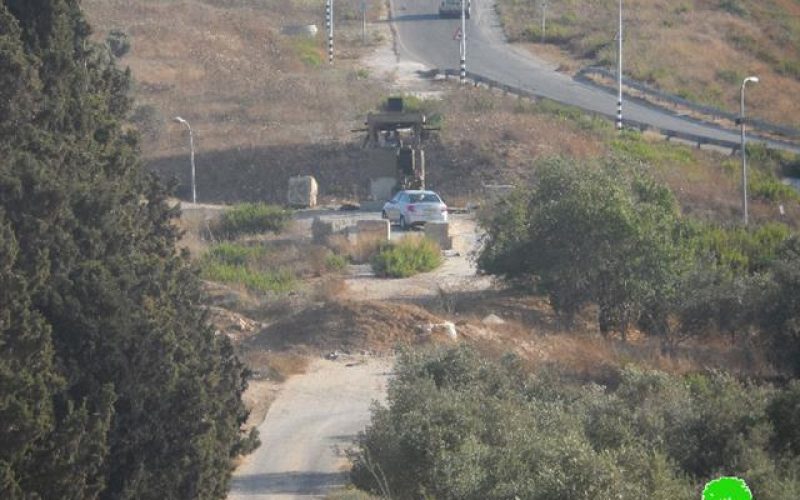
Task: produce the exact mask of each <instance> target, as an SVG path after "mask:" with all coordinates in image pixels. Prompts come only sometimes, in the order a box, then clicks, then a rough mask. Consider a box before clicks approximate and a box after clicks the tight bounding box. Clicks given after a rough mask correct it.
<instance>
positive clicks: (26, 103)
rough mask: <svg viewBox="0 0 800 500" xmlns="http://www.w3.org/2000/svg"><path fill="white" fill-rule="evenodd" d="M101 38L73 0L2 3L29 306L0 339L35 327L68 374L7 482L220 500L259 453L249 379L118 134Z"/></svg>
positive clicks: (75, 493) (121, 83)
mask: <svg viewBox="0 0 800 500" xmlns="http://www.w3.org/2000/svg"><path fill="white" fill-rule="evenodd" d="M6 8H7V10H6ZM9 13H10V14H11V15H9ZM89 34H90V30H89V28H88V25H87V24H86V22H85V21H84V19H83V17H82V15H81V13H80V10H79V8H78V3H77V1H75V0H5V2H4V7H0V69H6V70H8V71H7V72H4V73H3V75H2V76H0V78H2V79H3V81H1V82H0V83H9V85H4V86H3V88H2V89H0V92H2V93H3V94H2V97H4V98H5V97H7V98H8V99H4V100H3V103H2V104H0V112H2V113H3V115H2V118H3V123H2V125H0V152H6V153H7V154H4V155H3V159H2V160H0V209H3V210H4V211H5V219H6V220H7V222H6V223H5V224H6V229H5V232H4V233H3V235H4V236H5V234H6V233H8V241H9V242H10V241H13V242H14V243H13V245H12V244H11V243H8V244H7V247H8V248H7V250H4V252H7V253H8V255H13V256H14V257H13V259H11V258H7V259H6V261H7V262H8V263H5V262H6V261H3V265H4V266H5V267H3V268H2V269H8V272H6V273H5V274H3V276H2V279H4V280H13V279H19V280H20V283H21V284H22V285H24V284H26V283H27V286H26V287H24V288H25V291H26V292H27V295H28V296H29V299H26V300H27V301H26V300H23V298H24V297H25V294H22V295H19V297H23V298H19V299H17V301H18V302H19V301H22V302H19V304H18V305H17V306H15V307H16V308H8V309H7V307H6V305H5V303H3V311H4V314H7V315H8V316H9V318H11V319H12V320H13V321H12V323H11V325H12V327H13V328H14V329H10V328H7V327H5V326H3V327H2V328H3V329H2V331H3V334H4V336H5V335H6V333H5V332H6V330H7V331H8V332H9V333H8V335H10V336H11V337H13V338H17V337H18V336H19V335H21V333H18V332H22V331H23V330H29V331H31V332H34V334H35V335H34V336H33V337H32V338H34V339H40V340H41V341H39V342H38V343H37V344H34V345H33V347H32V348H31V349H33V350H34V351H35V352H36V353H37V354H38V355H43V356H45V358H44V359H52V363H51V365H52V367H57V368H55V369H53V368H51V369H50V370H47V371H45V372H43V373H42V377H46V378H44V379H42V380H40V381H37V382H36V384H38V386H41V387H43V389H41V390H40V392H39V393H35V392H32V394H34V395H35V397H36V398H37V401H38V402H39V403H40V404H43V405H44V406H42V408H50V409H51V410H52V411H51V412H50V413H45V414H43V415H42V418H41V419H40V420H41V424H40V425H39V426H38V427H36V429H37V431H36V432H33V433H32V434H31V437H30V438H29V439H28V441H30V442H31V443H30V444H29V448H27V449H26V450H29V451H26V453H25V454H24V457H25V460H23V461H22V463H20V464H19V466H17V465H16V463H17V462H18V461H17V462H14V463H11V465H9V466H6V465H2V468H0V474H2V478H3V481H4V483H3V484H5V483H6V478H10V479H8V481H7V482H8V484H10V485H12V486H10V487H13V488H15V489H14V490H13V492H12V493H13V495H14V496H16V495H18V494H24V495H31V494H38V495H41V496H42V497H45V498H53V497H61V498H221V497H223V496H224V495H225V494H226V491H227V487H228V479H229V475H230V458H231V456H233V455H234V454H236V453H238V452H240V451H242V450H243V449H244V448H246V447H247V446H248V443H250V444H252V439H250V440H249V441H245V440H244V439H243V438H242V436H241V435H240V432H239V428H240V425H241V423H242V422H243V420H244V418H245V417H246V412H245V410H244V408H243V406H242V403H241V393H242V391H243V390H244V387H245V382H244V370H243V367H242V365H241V364H240V363H239V362H238V360H236V358H235V356H234V355H233V352H232V349H231V347H230V345H229V344H228V342H227V339H224V338H222V339H220V338H217V337H215V336H214V335H213V333H212V331H211V330H210V329H209V327H208V326H207V324H206V321H205V317H204V316H203V313H202V312H201V310H200V308H199V307H198V306H199V305H200V304H201V302H202V296H201V292H200V285H199V280H198V278H197V273H196V272H195V270H194V269H193V268H192V267H191V265H190V263H189V261H188V258H187V256H186V255H178V254H176V252H175V244H176V240H177V233H176V230H175V228H174V224H173V220H174V218H175V217H176V215H177V212H176V210H175V209H173V208H170V207H169V206H168V204H167V201H166V195H167V193H166V191H165V190H164V188H163V187H162V186H160V185H159V184H158V183H157V182H156V181H155V179H154V178H153V177H151V176H148V175H145V174H143V173H142V170H141V166H140V164H139V162H138V153H137V147H136V141H135V138H134V137H133V136H131V135H129V134H127V133H126V132H125V131H124V130H123V128H122V126H121V124H122V122H123V120H124V118H125V114H126V113H127V111H128V109H129V105H130V100H129V98H128V96H127V91H128V81H129V74H128V73H127V72H125V71H121V70H119V69H118V68H116V67H115V65H114V61H113V58H111V57H108V54H107V52H106V51H105V50H104V49H102V48H100V47H98V46H96V45H94V44H92V43H91V42H90V41H89V40H88V36H89ZM2 106H5V107H2ZM4 240H6V238H5V237H4ZM3 248H5V247H3ZM6 275H8V276H6ZM9 282H10V281H9ZM22 285H19V286H17V288H19V287H20V286H22ZM7 310H8V312H7V313H6V311H7ZM25 314H28V315H29V316H30V318H31V319H30V320H29V321H28V322H29V323H30V325H29V326H26V325H27V323H24V322H22V320H25V318H26V316H25ZM17 324H19V325H21V326H14V325H17ZM3 325H5V323H3ZM37 325H39V326H41V328H42V329H43V330H41V332H40V333H39V334H36V332H39V331H40V330H38V329H37V328H38V326H37ZM48 334H49V335H48ZM48 352H50V353H52V354H51V355H50V358H47V353H48ZM3 362H4V363H5V361H3ZM13 362H14V360H10V361H8V363H13ZM3 366H5V365H3ZM9 366H11V365H9ZM53 370H57V371H56V372H55V373H51V372H53ZM47 377H49V378H47ZM18 387H22V385H20V384H16V385H14V384H9V385H3V386H2V388H3V389H2V390H3V393H2V394H0V400H2V401H5V400H6V399H8V400H9V401H13V400H14V398H17V399H18V398H19V397H20V395H19V394H16V391H17V388H18ZM45 389H47V390H48V391H49V392H46V391H45ZM43 391H44V392H43ZM48 415H50V416H49V417H48ZM46 417H47V418H46ZM48 418H49V420H48ZM9 449H11V448H9ZM15 460H16V459H15ZM9 491H12V490H9Z"/></svg>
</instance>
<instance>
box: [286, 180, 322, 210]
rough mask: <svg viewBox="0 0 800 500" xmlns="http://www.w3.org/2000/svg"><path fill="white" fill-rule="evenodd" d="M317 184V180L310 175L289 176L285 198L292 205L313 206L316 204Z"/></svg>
mask: <svg viewBox="0 0 800 500" xmlns="http://www.w3.org/2000/svg"><path fill="white" fill-rule="evenodd" d="M318 192H319V186H318V185H317V180H316V179H315V178H313V177H312V176H310V175H301V176H297V177H290V178H289V191H288V193H287V199H288V202H289V205H290V206H292V207H302V208H313V207H316V206H317V194H318Z"/></svg>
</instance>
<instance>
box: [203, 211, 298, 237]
mask: <svg viewBox="0 0 800 500" xmlns="http://www.w3.org/2000/svg"><path fill="white" fill-rule="evenodd" d="M291 217H292V212H291V211H289V210H286V209H284V208H281V207H277V206H275V205H268V204H266V203H240V204H239V205H234V206H233V207H231V208H229V209H228V210H226V211H225V212H224V213H223V214H222V217H220V219H219V221H218V222H217V223H216V224H215V225H214V228H213V229H212V230H213V232H214V236H217V237H220V238H225V239H231V240H232V239H236V238H238V237H239V236H245V235H254V234H262V233H280V232H281V231H283V230H284V229H286V226H287V225H288V224H289V221H290V220H291Z"/></svg>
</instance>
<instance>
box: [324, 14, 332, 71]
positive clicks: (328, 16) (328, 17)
mask: <svg viewBox="0 0 800 500" xmlns="http://www.w3.org/2000/svg"><path fill="white" fill-rule="evenodd" d="M325 27H326V28H328V62H329V63H330V64H333V0H325Z"/></svg>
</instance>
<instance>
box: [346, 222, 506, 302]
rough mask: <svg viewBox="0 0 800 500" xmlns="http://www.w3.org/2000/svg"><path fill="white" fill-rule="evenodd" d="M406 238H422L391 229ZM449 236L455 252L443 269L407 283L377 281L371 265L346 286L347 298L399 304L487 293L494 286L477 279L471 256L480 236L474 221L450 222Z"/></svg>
mask: <svg viewBox="0 0 800 500" xmlns="http://www.w3.org/2000/svg"><path fill="white" fill-rule="evenodd" d="M396 233H397V234H398V235H399V236H407V235H409V234H421V233H419V232H417V231H408V232H401V231H399V230H398V228H397V227H396V226H392V239H394V238H395V234H396ZM450 236H452V238H453V250H452V251H451V252H446V256H445V258H444V262H443V263H442V265H441V266H440V267H439V268H437V269H435V270H434V271H431V272H429V273H423V274H417V275H415V276H411V277H410V278H405V279H376V278H375V277H374V274H373V273H372V270H371V268H370V266H369V265H365V266H362V268H361V269H356V270H355V271H356V272H354V273H353V275H352V276H350V277H349V278H348V279H347V280H345V282H346V283H347V288H348V296H349V297H351V298H352V299H354V300H395V301H396V300H400V301H410V302H415V301H419V300H425V299H431V298H434V297H437V295H438V294H439V293H440V292H445V293H452V292H467V291H476V290H485V289H487V288H489V287H490V286H491V285H492V280H491V278H489V277H488V276H476V274H475V261H474V260H473V258H472V253H473V252H474V251H475V250H476V249H477V248H478V244H479V242H478V234H477V227H476V222H475V220H474V218H472V217H471V216H464V215H458V216H454V217H451V219H450Z"/></svg>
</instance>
